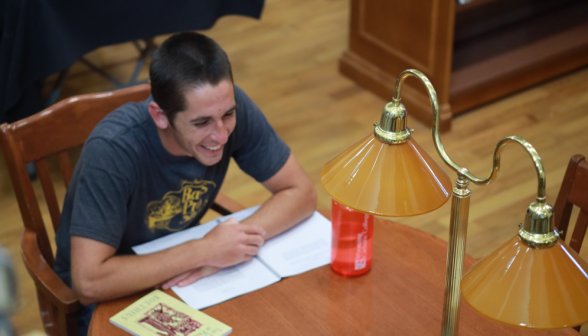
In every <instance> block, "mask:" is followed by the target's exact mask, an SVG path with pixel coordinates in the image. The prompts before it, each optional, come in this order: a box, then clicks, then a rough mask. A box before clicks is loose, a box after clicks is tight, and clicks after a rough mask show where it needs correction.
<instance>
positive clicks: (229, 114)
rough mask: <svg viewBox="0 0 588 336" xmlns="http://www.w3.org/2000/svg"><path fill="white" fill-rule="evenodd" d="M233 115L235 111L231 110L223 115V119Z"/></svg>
mask: <svg viewBox="0 0 588 336" xmlns="http://www.w3.org/2000/svg"><path fill="white" fill-rule="evenodd" d="M233 115H235V110H232V111H229V112H227V113H225V115H224V117H231V116H233Z"/></svg>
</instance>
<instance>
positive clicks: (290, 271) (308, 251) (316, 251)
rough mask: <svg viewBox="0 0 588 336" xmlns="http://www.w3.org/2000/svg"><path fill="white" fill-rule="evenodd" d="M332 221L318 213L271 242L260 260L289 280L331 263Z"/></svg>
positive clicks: (260, 251)
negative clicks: (290, 277)
mask: <svg viewBox="0 0 588 336" xmlns="http://www.w3.org/2000/svg"><path fill="white" fill-rule="evenodd" d="M331 232H332V226H331V222H330V221H329V220H328V219H326V218H325V217H324V216H323V215H321V214H320V213H318V212H317V211H315V212H314V213H313V214H312V216H310V217H309V218H308V219H306V220H304V221H302V222H301V223H300V224H298V225H296V226H294V227H293V228H291V229H290V230H288V231H286V232H283V233H282V234H280V235H278V236H276V237H274V238H272V239H270V240H268V241H266V242H265V244H264V245H263V246H262V247H261V248H260V249H259V254H258V258H260V259H261V260H262V261H263V262H264V263H265V264H266V265H267V266H268V267H271V268H272V269H273V270H274V272H276V273H277V274H279V275H280V276H281V277H289V276H293V275H296V274H300V273H304V272H306V271H310V270H311V269H314V268H317V267H321V266H324V265H328V264H329V263H330V262H331V234H332V233H331Z"/></svg>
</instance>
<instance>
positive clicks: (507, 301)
mask: <svg viewBox="0 0 588 336" xmlns="http://www.w3.org/2000/svg"><path fill="white" fill-rule="evenodd" d="M461 291H462V295H463V297H464V299H465V300H466V301H467V302H468V304H469V305H470V306H472V308H474V309H475V310H477V311H478V312H479V313H481V314H482V315H484V316H487V317H489V318H491V319H494V320H497V321H499V322H502V323H505V324H509V325H513V326H520V327H528V328H537V329H553V328H564V327H573V326H577V325H580V324H582V323H585V322H587V321H588V264H587V263H586V262H585V261H584V260H583V259H582V258H581V257H580V256H579V255H578V254H577V253H576V252H575V251H574V250H572V249H571V248H570V247H568V246H567V245H566V244H565V243H563V242H562V240H561V239H559V240H558V241H557V242H556V243H555V245H553V246H550V247H544V248H533V247H530V246H529V245H527V244H525V243H524V242H522V241H521V240H520V239H519V238H518V237H517V236H515V237H514V238H513V239H511V240H509V241H508V242H506V244H504V245H502V246H501V247H500V248H498V249H497V250H496V251H494V252H493V253H491V254H490V255H488V256H487V257H485V258H484V259H482V260H480V261H478V262H477V263H476V264H475V265H474V266H472V267H471V268H470V269H469V270H468V272H467V273H466V274H465V275H464V277H463V279H462V281H461Z"/></svg>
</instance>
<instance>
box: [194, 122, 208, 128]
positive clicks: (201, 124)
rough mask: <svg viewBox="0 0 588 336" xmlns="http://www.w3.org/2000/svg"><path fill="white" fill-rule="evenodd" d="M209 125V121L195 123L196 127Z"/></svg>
mask: <svg viewBox="0 0 588 336" xmlns="http://www.w3.org/2000/svg"><path fill="white" fill-rule="evenodd" d="M207 124H208V121H200V122H196V123H194V126H196V127H202V126H206V125H207Z"/></svg>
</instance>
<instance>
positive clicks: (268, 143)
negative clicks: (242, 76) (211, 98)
mask: <svg viewBox="0 0 588 336" xmlns="http://www.w3.org/2000/svg"><path fill="white" fill-rule="evenodd" d="M235 101H236V104H237V124H236V126H235V131H234V132H233V134H232V136H233V137H234V138H233V139H232V141H234V142H235V143H234V148H235V149H234V151H233V153H232V156H233V158H234V159H235V161H236V162H237V164H238V165H239V168H241V170H243V171H244V172H245V173H247V174H248V175H250V176H251V177H253V178H254V179H255V180H256V181H258V182H264V181H267V180H268V179H270V178H271V177H272V176H274V175H275V174H276V173H277V172H278V171H279V170H280V169H281V168H282V167H283V166H284V164H285V163H286V161H287V160H288V157H289V156H290V148H289V147H288V145H286V143H285V142H284V141H283V140H282V139H280V137H279V136H278V135H277V134H276V132H275V131H274V129H273V128H272V126H271V125H270V124H269V122H268V121H267V119H266V118H265V116H264V115H263V113H262V112H261V110H260V109H259V108H258V107H257V106H256V105H255V104H254V103H253V101H251V99H250V98H249V97H248V96H247V95H246V94H245V92H243V90H241V89H240V88H239V87H237V86H235Z"/></svg>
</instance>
